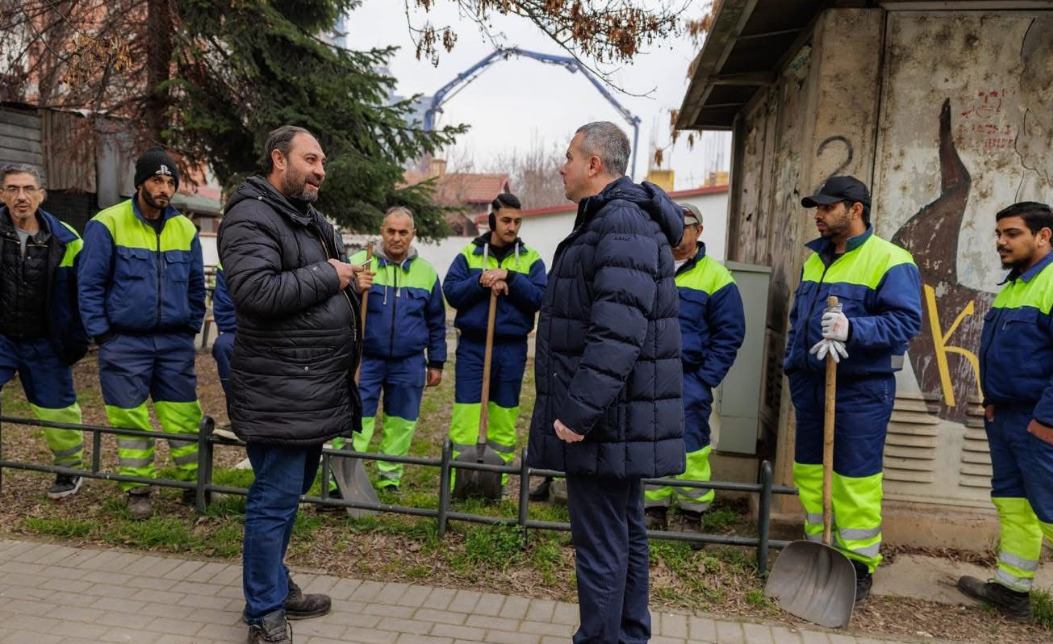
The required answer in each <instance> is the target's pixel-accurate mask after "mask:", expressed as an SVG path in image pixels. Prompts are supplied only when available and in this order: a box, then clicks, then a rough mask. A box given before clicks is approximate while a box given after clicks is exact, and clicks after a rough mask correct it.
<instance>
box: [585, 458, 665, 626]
mask: <svg viewBox="0 0 1053 644" xmlns="http://www.w3.org/2000/svg"><path fill="white" fill-rule="evenodd" d="M567 509H568V510H569V512H570V533H571V536H572V538H573V541H574V550H575V552H576V554H577V563H576V571H577V574H578V607H579V611H580V614H581V626H580V627H579V628H578V632H577V633H575V634H574V644H644V643H645V642H647V641H648V640H649V639H650V638H651V614H650V612H649V611H648V610H647V603H648V587H647V584H648V574H649V568H648V566H649V565H650V561H649V558H650V553H649V550H648V546H647V526H646V525H645V523H644V506H643V486H642V485H641V483H640V479H616V478H609V477H602V476H576V475H573V474H571V475H568V476H567Z"/></svg>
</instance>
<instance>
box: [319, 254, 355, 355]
mask: <svg viewBox="0 0 1053 644" xmlns="http://www.w3.org/2000/svg"><path fill="white" fill-rule="evenodd" d="M318 243H320V244H321V245H322V252H323V253H325V258H326V259H327V260H329V259H333V258H332V257H330V256H329V247H328V246H326V245H325V240H324V239H322V235H321V234H319V235H318ZM352 277H354V276H352ZM340 292H341V293H343V294H344V299H345V300H347V307H348V308H349V309H351V329H352V330H353V331H354V332H355V336H358V326H357V324H356V319H355V305H354V304H352V303H351V296H350V295H348V294H347V289H345V288H342V289H340ZM362 331H363V334H362V344H365V341H366V337H365V329H363V330H362Z"/></svg>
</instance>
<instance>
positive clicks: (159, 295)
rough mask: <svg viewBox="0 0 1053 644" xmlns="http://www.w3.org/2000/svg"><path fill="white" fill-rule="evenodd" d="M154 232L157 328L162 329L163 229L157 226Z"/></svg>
mask: <svg viewBox="0 0 1053 644" xmlns="http://www.w3.org/2000/svg"><path fill="white" fill-rule="evenodd" d="M161 216H162V217H164V213H161ZM161 227H162V228H163V227H164V224H163V223H162V224H161ZM154 234H155V235H156V236H157V327H156V328H157V330H160V329H161V270H162V267H161V263H162V261H163V260H162V257H163V256H162V255H161V231H160V230H158V229H156V228H154Z"/></svg>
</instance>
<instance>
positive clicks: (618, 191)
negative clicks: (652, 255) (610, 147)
mask: <svg viewBox="0 0 1053 644" xmlns="http://www.w3.org/2000/svg"><path fill="white" fill-rule="evenodd" d="M615 200H622V201H629V202H631V203H634V204H636V205H637V206H638V207H639V208H640V209H641V210H643V211H644V212H645V213H647V214H648V215H649V216H650V217H651V219H652V220H654V221H655V222H657V223H658V225H659V226H660V227H661V229H662V233H663V234H665V237H666V239H668V240H669V245H670V246H676V245H677V244H679V243H680V238H681V237H682V236H683V235H684V219H683V216H682V215H681V214H680V209H679V208H678V207H677V206H676V204H674V203H673V200H672V199H670V198H669V195H667V194H666V193H665V191H664V190H662V189H661V188H659V187H658V186H656V185H654V184H653V183H649V182H647V181H644V182H643V183H640V184H636V183H633V181H632V179H630V178H629V177H621V178H619V179H616V180H614V181H612V182H611V183H609V184H607V186H606V187H605V188H604V189H603V190H602V191H601V192H600V194H598V195H593V196H591V197H586V198H585V199H582V200H581V201H580V202H578V216H577V218H576V219H575V221H574V229H575V230H577V229H579V228H580V227H581V226H583V225H585V224H587V223H588V222H589V221H590V220H591V219H592V218H594V217H595V216H596V215H597V214H598V213H599V212H600V211H601V210H602V209H603V208H604V207H605V206H607V205H608V204H609V203H611V202H612V201H615Z"/></svg>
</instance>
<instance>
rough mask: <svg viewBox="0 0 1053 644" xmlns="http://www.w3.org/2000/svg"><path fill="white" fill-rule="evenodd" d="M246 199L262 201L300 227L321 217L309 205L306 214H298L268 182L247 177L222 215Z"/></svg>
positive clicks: (289, 202)
mask: <svg viewBox="0 0 1053 644" xmlns="http://www.w3.org/2000/svg"><path fill="white" fill-rule="evenodd" d="M246 199H252V200H256V201H262V202H263V203H265V204H267V205H268V206H270V207H271V208H273V209H274V210H275V211H276V212H278V213H280V214H281V215H283V216H284V217H286V218H287V219H289V220H290V221H292V222H293V223H297V224H299V225H301V226H308V225H310V224H311V223H313V222H314V221H315V219H316V218H319V217H321V215H319V214H318V211H317V210H315V208H314V206H312V205H310V204H308V205H307V214H304V213H302V212H300V211H299V209H297V208H296V206H294V205H293V204H292V202H291V201H289V199H288V198H286V196H285V195H283V194H282V193H280V192H278V191H277V190H276V189H275V188H274V186H272V185H271V184H270V182H268V181H267V180H266V179H264V178H263V177H260V176H256V177H249V178H248V179H246V180H245V183H243V184H241V185H240V186H239V187H238V189H237V190H236V191H235V192H234V194H233V195H231V197H230V199H228V200H227V204H226V206H224V208H223V214H226V213H228V212H230V209H231V208H233V207H234V206H235V205H236V204H238V203H240V202H242V201H245V200H246Z"/></svg>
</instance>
